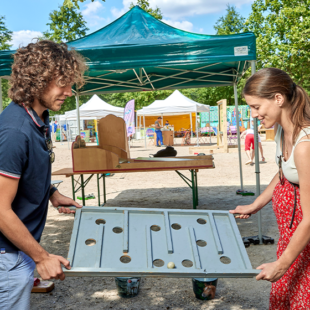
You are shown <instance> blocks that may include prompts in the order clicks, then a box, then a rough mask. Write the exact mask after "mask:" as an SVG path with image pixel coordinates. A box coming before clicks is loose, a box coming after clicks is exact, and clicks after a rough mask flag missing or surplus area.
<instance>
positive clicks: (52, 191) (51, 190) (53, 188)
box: [50, 186, 58, 198]
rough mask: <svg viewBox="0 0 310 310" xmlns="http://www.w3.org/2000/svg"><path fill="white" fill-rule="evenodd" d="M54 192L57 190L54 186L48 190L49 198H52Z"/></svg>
mask: <svg viewBox="0 0 310 310" xmlns="http://www.w3.org/2000/svg"><path fill="white" fill-rule="evenodd" d="M56 191H58V189H57V188H56V187H55V186H53V187H52V188H50V198H51V197H52V195H53V194H54V193H55V192H56Z"/></svg>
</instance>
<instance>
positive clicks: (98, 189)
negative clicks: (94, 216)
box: [97, 174, 100, 206]
mask: <svg viewBox="0 0 310 310" xmlns="http://www.w3.org/2000/svg"><path fill="white" fill-rule="evenodd" d="M99 180H100V178H99V174H97V191H98V206H100V188H99Z"/></svg>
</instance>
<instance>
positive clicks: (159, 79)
mask: <svg viewBox="0 0 310 310" xmlns="http://www.w3.org/2000/svg"><path fill="white" fill-rule="evenodd" d="M68 45H69V47H72V48H75V49H76V50H77V51H78V52H80V53H81V54H82V55H83V56H84V57H86V59H87V64H88V66H89V70H88V72H86V79H87V83H86V85H85V86H84V87H83V88H82V89H81V90H80V91H79V93H80V94H81V95H83V94H94V93H107V92H110V93H113V92H114V93H115V92H131V91H144V90H146V91H148V90H162V89H177V88H178V89H180V88H193V87H207V86H226V85H232V84H233V83H236V82H238V80H239V79H240V77H241V76H242V75H243V73H244V72H245V70H246V69H247V68H248V67H249V65H250V63H249V61H251V60H255V59H256V43H255V36H254V34H253V33H250V32H248V33H241V34H235V35H225V36H217V35H213V36H211V35H204V34H195V33H191V32H187V31H183V30H180V29H176V28H174V27H171V26H169V25H167V24H165V23H163V22H161V21H159V20H157V19H156V18H154V17H153V16H151V15H150V14H148V13H147V12H145V11H144V10H142V9H141V8H140V7H138V6H135V7H134V8H132V9H131V10H130V11H128V12H127V13H126V14H124V15H123V16H121V17H120V18H119V19H117V20H115V21H114V22H112V23H111V24H109V25H107V26H106V27H104V28H102V29H100V30H98V31H96V32H94V33H92V34H90V35H87V36H85V37H83V38H80V39H78V40H75V41H71V42H68ZM14 52H15V51H6V52H0V76H8V75H10V73H11V65H12V62H13V59H12V54H14Z"/></svg>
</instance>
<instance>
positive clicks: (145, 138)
mask: <svg viewBox="0 0 310 310" xmlns="http://www.w3.org/2000/svg"><path fill="white" fill-rule="evenodd" d="M143 125H144V147H145V148H146V128H145V115H143Z"/></svg>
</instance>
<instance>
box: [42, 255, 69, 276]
mask: <svg viewBox="0 0 310 310" xmlns="http://www.w3.org/2000/svg"><path fill="white" fill-rule="evenodd" d="M61 265H64V266H65V268H66V269H71V267H70V263H69V261H68V260H66V259H65V258H63V257H62V256H58V255H53V254H48V255H47V256H46V257H45V258H44V259H42V260H41V261H39V262H38V263H36V266H37V271H38V273H39V275H40V276H41V278H42V279H43V280H50V279H56V280H58V279H59V280H61V281H63V280H64V279H65V274H64V273H63V271H62V269H61Z"/></svg>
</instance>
